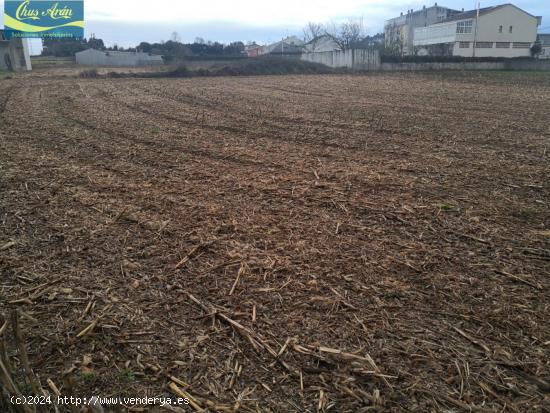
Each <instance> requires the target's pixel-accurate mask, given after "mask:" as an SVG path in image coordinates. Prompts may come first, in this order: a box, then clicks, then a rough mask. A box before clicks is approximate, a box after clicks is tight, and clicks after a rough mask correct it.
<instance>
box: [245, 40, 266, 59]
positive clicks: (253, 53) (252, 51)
mask: <svg viewBox="0 0 550 413" xmlns="http://www.w3.org/2000/svg"><path fill="white" fill-rule="evenodd" d="M244 51H245V52H246V55H247V56H248V57H258V56H261V55H263V54H264V53H265V46H260V45H259V44H256V43H252V44H249V45H247V46H245V48H244Z"/></svg>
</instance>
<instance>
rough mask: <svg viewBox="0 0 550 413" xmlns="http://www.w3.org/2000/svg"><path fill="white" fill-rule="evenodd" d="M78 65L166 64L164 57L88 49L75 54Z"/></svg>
mask: <svg viewBox="0 0 550 413" xmlns="http://www.w3.org/2000/svg"><path fill="white" fill-rule="evenodd" d="M75 59H76V64H78V65H83V66H105V67H112V66H118V67H124V66H129V67H133V66H152V65H161V64H163V63H164V61H163V60H162V56H159V55H153V54H150V53H143V52H118V51H109V50H105V51H103V50H96V49H86V50H83V51H82V52H77V53H75Z"/></svg>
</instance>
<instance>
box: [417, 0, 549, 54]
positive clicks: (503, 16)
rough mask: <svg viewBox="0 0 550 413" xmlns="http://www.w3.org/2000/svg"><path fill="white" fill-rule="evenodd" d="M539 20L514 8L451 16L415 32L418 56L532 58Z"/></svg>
mask: <svg viewBox="0 0 550 413" xmlns="http://www.w3.org/2000/svg"><path fill="white" fill-rule="evenodd" d="M540 22H541V17H537V16H533V15H532V14H529V13H527V12H526V11H524V10H522V9H520V8H519V7H516V6H514V5H513V4H502V5H499V6H493V7H485V8H482V9H479V10H469V11H466V12H462V13H458V14H454V15H452V16H450V17H449V18H447V19H446V20H444V21H442V22H441V23H437V24H432V25H429V26H426V27H419V28H416V29H415V30H414V41H413V44H414V48H415V52H416V53H417V54H435V55H449V56H464V57H522V56H530V55H531V50H530V49H531V47H532V46H533V44H534V43H535V41H536V39H537V27H538V26H539V25H540Z"/></svg>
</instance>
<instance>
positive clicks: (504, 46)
mask: <svg viewBox="0 0 550 413" xmlns="http://www.w3.org/2000/svg"><path fill="white" fill-rule="evenodd" d="M509 48H510V42H497V49H509Z"/></svg>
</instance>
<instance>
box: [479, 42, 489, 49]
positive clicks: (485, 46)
mask: <svg viewBox="0 0 550 413" xmlns="http://www.w3.org/2000/svg"><path fill="white" fill-rule="evenodd" d="M492 48H493V42H476V49H492Z"/></svg>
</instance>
